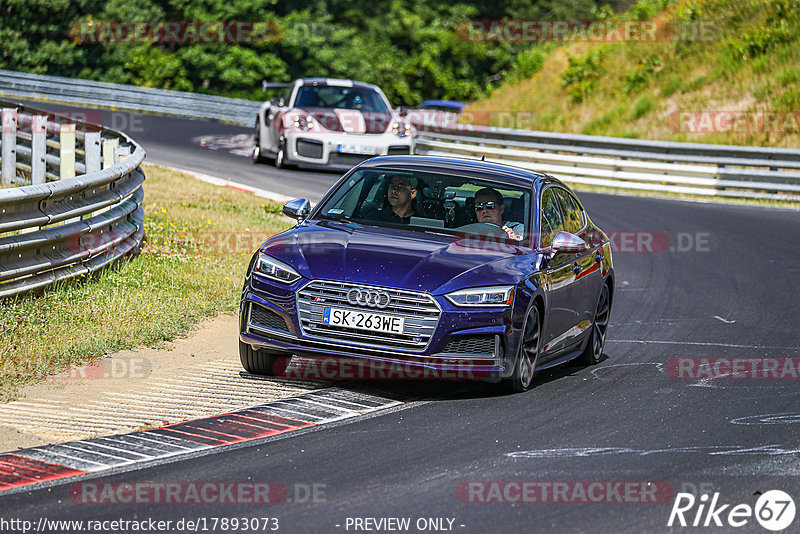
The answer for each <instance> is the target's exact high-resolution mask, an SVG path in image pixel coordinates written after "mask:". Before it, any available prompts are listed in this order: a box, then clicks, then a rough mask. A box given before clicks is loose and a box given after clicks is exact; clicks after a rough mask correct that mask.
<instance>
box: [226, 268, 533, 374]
mask: <svg viewBox="0 0 800 534" xmlns="http://www.w3.org/2000/svg"><path fill="white" fill-rule="evenodd" d="M307 283H308V281H307V280H306V281H301V282H298V283H296V284H294V285H292V286H281V285H279V284H273V283H271V282H268V281H265V280H262V279H261V278H259V277H252V279H251V283H250V284H248V286H247V287H246V288H245V292H244V294H243V298H242V302H241V309H240V340H241V341H242V342H244V343H247V344H249V345H251V346H253V348H255V349H266V350H267V351H269V352H273V353H284V354H295V355H298V356H308V357H315V358H320V357H321V358H346V359H360V360H369V361H371V362H380V363H381V364H398V365H403V366H408V367H419V368H424V369H433V370H437V371H453V372H464V371H469V372H472V373H476V374H477V375H476V376H480V377H501V376H506V375H507V374H508V373H509V372H510V371H509V365H507V363H506V357H505V356H506V354H515V350H516V344H517V343H518V337H519V336H518V334H519V332H518V330H515V329H514V328H513V326H512V319H511V314H512V310H511V309H510V308H483V309H474V310H465V309H464V308H456V307H455V306H453V305H452V304H450V303H449V301H447V300H446V299H445V298H444V297H441V296H433V298H434V299H435V300H436V303H437V305H438V308H439V309H440V314H439V317H438V322H437V324H436V327H435V330H434V332H433V334H432V335H431V336H430V338H429V340H428V341H427V343H426V344H425V346H420V347H415V348H397V347H390V346H376V344H370V343H364V342H358V340H353V339H347V335H346V333H344V334H342V335H330V336H320V335H318V334H316V335H312V334H310V333H308V332H306V331H305V329H304V328H303V324H302V323H303V321H306V324H307V318H306V319H301V316H300V315H301V314H300V312H299V307H298V297H297V292H298V291H300V290H302V289H303V287H304V286H305V285H307ZM356 310H358V309H357V308H356ZM306 328H307V327H306ZM509 349H510V351H509Z"/></svg>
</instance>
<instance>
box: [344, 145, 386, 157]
mask: <svg viewBox="0 0 800 534" xmlns="http://www.w3.org/2000/svg"><path fill="white" fill-rule="evenodd" d="M337 150H338V151H339V152H344V153H346V154H370V155H374V154H377V153H378V149H377V148H376V147H374V146H369V145H339V148H338V149H337Z"/></svg>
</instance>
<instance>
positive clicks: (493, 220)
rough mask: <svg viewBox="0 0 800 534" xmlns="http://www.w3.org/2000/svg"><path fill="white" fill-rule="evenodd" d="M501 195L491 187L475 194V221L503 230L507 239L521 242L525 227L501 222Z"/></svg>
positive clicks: (503, 209) (502, 206) (516, 223)
mask: <svg viewBox="0 0 800 534" xmlns="http://www.w3.org/2000/svg"><path fill="white" fill-rule="evenodd" d="M504 211H505V206H504V205H503V195H501V194H500V191H498V190H496V189H493V188H491V187H484V188H483V189H481V190H479V191H478V192H477V193H475V219H476V220H477V221H478V222H479V223H489V224H494V225H497V226H499V227H501V228H502V229H503V231H504V232H505V233H506V234H508V237H509V238H511V239H514V240H516V241H522V236H523V234H524V232H525V225H523V224H522V223H518V222H506V223H504V222H503V212H504Z"/></svg>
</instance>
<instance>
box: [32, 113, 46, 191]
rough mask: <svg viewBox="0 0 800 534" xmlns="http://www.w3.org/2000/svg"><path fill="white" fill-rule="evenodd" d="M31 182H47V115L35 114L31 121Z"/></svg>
mask: <svg viewBox="0 0 800 534" xmlns="http://www.w3.org/2000/svg"><path fill="white" fill-rule="evenodd" d="M31 136H32V138H33V141H32V142H31V184H34V185H36V184H43V183H44V182H45V177H44V172H45V156H46V155H47V144H46V143H47V115H34V116H33V122H31Z"/></svg>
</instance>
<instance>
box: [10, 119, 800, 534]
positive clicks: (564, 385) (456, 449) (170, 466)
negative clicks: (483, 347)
mask: <svg viewBox="0 0 800 534" xmlns="http://www.w3.org/2000/svg"><path fill="white" fill-rule="evenodd" d="M246 131H247V130H246V129H241V128H235V127H231V126H225V125H220V124H213V123H198V122H192V121H183V120H177V119H166V118H158V117H143V118H142V128H141V130H140V131H138V132H136V131H133V132H132V134H131V135H132V136H133V137H134V138H136V139H138V140H140V141H141V142H142V144H143V145H144V147H145V149H146V150H147V153H148V160H149V161H151V162H158V163H165V164H170V165H172V166H175V167H183V168H188V169H191V170H195V171H198V172H204V173H207V174H213V175H217V176H221V177H231V178H232V179H235V180H236V181H239V182H242V183H246V184H249V185H253V186H256V187H260V188H263V189H268V190H273V191H276V192H279V193H281V194H286V195H294V196H308V197H310V198H311V199H312V200H316V199H318V198H319V197H320V196H321V194H322V193H323V192H324V191H325V190H326V189H327V187H328V186H329V185H330V184H331V183H332V182H334V181H335V180H336V179H337V177H338V174H334V173H308V172H299V171H276V170H275V169H274V168H272V167H269V166H266V165H259V166H253V165H252V164H251V163H250V162H249V161H248V160H246V159H244V158H242V157H241V156H236V155H232V154H227V153H218V152H212V151H208V150H206V149H201V148H199V147H197V146H196V145H194V144H193V143H192V142H191V138H193V137H195V136H199V135H204V134H217V133H218V134H224V135H228V134H234V133H240V132H246ZM579 196H580V198H581V200H582V201H583V202H584V204H585V206H586V207H587V209H588V211H589V213H590V214H591V216H592V218H593V219H594V221H595V222H596V223H598V225H599V226H600V227H601V228H603V229H605V230H606V231H607V232H609V233H612V234H614V235H615V240H616V243H617V248H618V251H617V252H616V253H615V256H614V261H615V268H616V271H617V291H616V294H615V302H614V307H613V311H612V317H611V326H610V329H609V339H608V343H607V345H606V350H605V355H604V359H603V361H601V363H600V364H598V365H597V366H595V367H592V368H585V367H561V368H556V369H554V370H552V371H548V372H545V373H542V374H540V376H539V377H538V378H537V385H536V387H535V388H533V389H532V390H531V391H529V392H527V393H525V394H518V395H501V394H498V393H497V392H496V391H495V390H494V389H493V388H492V386H491V385H488V384H482V383H478V384H475V383H468V382H447V383H431V382H426V383H412V382H403V383H392V382H368V383H367V382H350V383H346V384H344V385H345V386H347V387H352V388H353V389H359V388H365V387H367V388H371V389H373V390H378V391H383V392H387V393H390V394H396V393H400V394H409V393H410V394H413V395H416V396H417V397H418V400H414V401H411V402H407V403H405V404H403V405H402V406H400V407H399V408H394V409H390V410H386V411H382V412H376V413H374V414H371V415H370V416H368V417H363V418H356V419H353V420H348V421H346V422H344V423H341V424H331V425H327V426H322V427H319V428H315V429H313V430H311V431H302V432H299V433H297V434H292V435H290V436H289V437H287V438H280V437H279V438H274V439H268V440H264V441H261V442H257V443H255V444H250V445H245V446H241V447H238V448H235V449H226V450H222V451H219V452H217V453H216V454H210V455H205V456H199V457H194V458H189V459H183V460H181V461H176V462H173V463H167V464H162V465H158V466H153V467H148V468H143V469H139V470H136V471H132V472H126V473H118V474H112V475H109V476H105V477H102V478H98V479H96V480H94V482H103V481H109V482H127V483H135V482H145V481H147V482H174V481H183V482H185V481H196V482H203V481H228V482H230V481H271V482H278V483H281V484H283V485H284V486H286V487H287V488H288V489H289V498H288V499H286V500H284V501H282V502H280V503H276V504H271V505H267V506H263V505H262V506H255V505H252V504H226V505H212V506H209V505H203V506H198V505H193V504H180V505H170V504H116V505H111V504H103V505H85V504H75V503H73V502H71V501H70V498H69V495H68V489H69V484H70V483H64V484H61V485H55V486H53V487H50V488H45V489H39V490H35V491H30V492H22V493H16V494H11V495H5V496H0V516H2V518H5V519H9V518H19V519H28V520H32V521H34V522H36V521H38V519H39V518H41V517H46V518H48V519H76V520H88V519H92V520H115V519H134V518H138V519H146V518H154V519H164V520H166V519H171V520H173V521H175V520H178V519H180V518H195V519H196V518H202V517H205V518H213V517H218V518H222V517H239V518H243V517H246V518H256V517H259V518H261V517H275V518H279V524H280V528H279V530H278V531H279V532H289V533H305V532H308V533H328V532H331V533H335V532H390V531H391V532H398V531H399V532H421V531H428V532H431V531H448V530H447V529H448V528H450V529H451V530H452V531H455V532H459V533H465V534H466V533H488V532H608V533H616V532H670V531H684V530H689V531H692V532H695V531H709V530H710V531H712V532H731V531H736V532H740V531H741V532H769V531H768V530H766V529H765V528H763V527H762V526H761V525H759V523H758V522H757V521H756V520H755V519H754V518H753V517H749V518H745V519H746V521H747V522H746V524H745V525H744V526H742V527H740V528H733V527H731V526H730V525H728V524H727V520H728V512H729V511H730V510H731V508H732V506H733V505H736V504H740V503H742V504H748V505H750V506H753V505H754V504H755V503H756V500H757V498H758V496H759V495H760V494H762V493H765V492H767V491H768V490H776V489H777V490H783V491H785V492H786V493H788V494H789V495H790V496H791V497H793V498H794V501H795V503H796V504H798V505H799V506H800V397H799V395H800V382H798V380H797V379H796V378H797V377H793V376H792V375H791V373H788V374H787V373H786V372H783V373H782V374H780V376H783V377H784V378H783V379H776V378H775V377H774V376H773V375H768V376H767V377H766V378H763V379H748V378H744V379H740V378H722V379H717V380H700V379H685V378H683V379H682V378H676V377H675V374H676V373H675V372H674V368H673V367H671V365H672V364H675V362H676V361H677V360H676V359H677V358H682V357H707V358H720V357H724V358H727V359H728V360H731V361H732V360H733V359H736V358H740V359H753V358H758V359H762V360H760V361H762V362H763V361H780V362H782V363H781V365H783V362H784V360H775V359H782V358H790V359H789V360H788V361H789V362H794V368H795V369H797V361H798V359H800V342H799V341H798V334H797V316H798V313H797V310H798V306H797V304H796V302H797V298H798V294H800V291H798V290H800V283H798V276H800V239H798V238H799V237H800V217H798V213H797V211H794V210H783V209H765V208H760V207H744V206H731V205H722V204H707V203H694V202H681V201H675V200H663V199H649V198H637V197H625V196H612V195H599V194H588V193H583V194H579ZM631 236H633V237H631ZM637 236H638V237H637ZM642 236H644V237H642ZM648 236H649V237H648ZM637 241H638V242H639V243H640V246H639V247H637V246H636V245H635V243H636V242H637ZM648 243H655V245H653V246H651V247H650V249H652V251H651V250H650V249H648V247H647V244H648ZM791 358H794V359H793V360H792V359H791ZM747 365H748V366H749V364H747ZM748 368H749V367H748ZM671 369H672V371H670V370H671ZM476 481H478V482H481V481H482V482H485V483H487V484H485V485H483V486H480V487H478V486H470V487H472V488H484V490H482V491H481V490H476V491H475V492H474V493H472V494H470V493H469V492H465V491H464V488H465V487H467V486H465V485H466V484H468V483H469V482H476ZM492 481H499V482H501V485H497V484H495V485H494V486H492V485H491V482H492ZM503 481H505V482H508V481H515V482H552V483H558V482H566V483H571V482H574V481H582V482H584V483H585V484H584V485H583V486H582V487H588V484H589V483H591V482H601V483H602V484H606V483H609V482H614V481H616V482H624V481H629V482H637V481H650V482H653V483H655V485H656V487H658V488H659V491H660V490H661V488H664V487H666V488H667V489H668V493H667V497H666V498H659V499H656V500H657V501H660V502H655V503H653V502H645V503H638V502H631V501H635V500H636V495H629V496H626V495H625V494H624V491H623V493H622V496H621V498H620V499H617V498H616V495H615V493H614V492H613V491H612V492H606V494H605V495H607V496H608V498H607V499H603V500H601V502H590V503H587V502H584V501H585V499H581V497H580V495H577V494H574V493H570V494H569V495H568V498H567V499H566V501H568V502H563V501H564V500H565V499H563V498H561V499H556V500H559V502H538V501H540V500H541V499H542V497H543V494H542V492H541V489H540V490H539V491H538V493H532V494H531V495H530V496H529V497H528V499H527V500H531V499H533V498H536V500H537V502H513V503H510V502H491V503H483V502H475V501H480V500H481V499H485V498H487V497H491V496H492V494H491V493H490V490H491V489H492V488H493V487H494V488H497V487H505V486H502V482H503ZM312 484H317V485H318V486H317V488H318V490H319V491H318V493H317V498H316V499H305V498H303V497H304V491H303V488H306V487H308V486H307V485H312ZM665 484H666V485H665ZM537 487H538V488H545V487H546V488H553V487H554V486H552V485H548V484H542V485H540V486H537ZM569 487H570V488H573V487H574V484H572V485H570V486H569ZM605 487H608V485H607V484H606V486H605ZM298 488H299V489H298ZM681 491H688V492H689V493H695V494H697V495H698V497H699V495H701V494H703V493H706V494H708V495H709V496H711V495H712V494H713V493H715V492H718V493H719V497H718V507H719V505H722V504H729V505H731V506H729V507H728V508H727V509H725V510H724V511H723V513H722V514H720V515H719V518H720V520H721V521H722V522H723V525H724V526H722V527H715V526H710V527H706V528H703V527H699V528H691V527H689V528H681V527H680V526H678V523H677V521H676V522H675V523H674V525H673V527H672V528H670V527H668V526H667V522H668V520H669V518H670V512H671V510H672V507H673V504H674V503H675V500H676V494H677V493H678V492H681ZM295 492H299V493H297V494H295ZM659 495H661V494H660V493H659ZM494 497H495V500H498V499H497V494H494ZM509 497H510V499H509V500H515V499H516V500H519V495H518V492H512V493H510V494H509ZM645 498H646V497H645ZM499 500H503V497H502V496H501V497H500V499H499ZM545 500H549V501H553V500H554V499H553V497H552V493H551V497H550V498H549V499H547V498H545ZM619 500H623V501H629V502H618V501H619ZM315 501H316V502H315ZM608 501H611V502H608ZM697 511H698V505H695V506H694V507H693V508H691V510H689V511H687V512H686V513H685V518H686V520H687V522H689V523H690V524H691V522H692V521H694V519H695V515H696V513H697ZM390 517H392V518H410V520H411V522H410V527H409V528H408V529H407V530H388V529H383V530H379V529H372V528H370V529H369V530H368V529H366V528H356V527H355V525H356V523H355V522H354V518H375V519H381V518H384V519H385V518H390ZM348 518H349V520H348ZM419 518H445V521H444V522H443V528H440V529H438V530H436V529H431V528H427V529H418V528H417V526H418V524H417V523H416V522H417V520H418V519H419ZM447 519H452V520H453V522H452V526H451V527H450V526H449V525H450V523H449V522H448V521H447ZM705 520H706V514H705V513H703V514H702V515H701V519H700V524H702V522H703V521H705ZM348 521H349V522H348ZM360 524H361V525H362V527H366V526H367V525H369V526H374V524H373V523H369V524H366V523H360ZM713 524H714V523H713V520H711V525H713ZM798 525H800V518H796V519H795V520H794V522H793V523H792V524H791V527H790V529H789V530H787V532H788V531H793V532H796V531H797V529H798ZM208 526H209V530H207V531H210V532H214V531H216V532H224V531H226V530H224V529H223V528H222V526H221V525H218V528H217V529H216V530H212V529H210V526H211V525H210V523H209V524H208ZM262 526H263V525H262ZM384 526H386V525H384ZM423 526H424V525H423ZM428 526H430V525H428ZM201 531H202V530H201ZM227 531H231V529H230V528H229V529H228V530H227ZM239 531H242V530H239ZM258 531H259V532H262V531H263V530H258ZM9 532H11V530H9ZM54 532H61V531H54ZM251 532H252V531H251Z"/></svg>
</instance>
